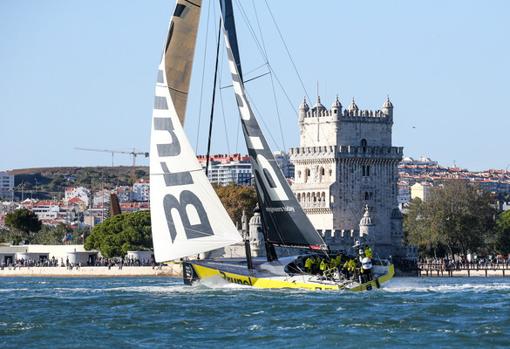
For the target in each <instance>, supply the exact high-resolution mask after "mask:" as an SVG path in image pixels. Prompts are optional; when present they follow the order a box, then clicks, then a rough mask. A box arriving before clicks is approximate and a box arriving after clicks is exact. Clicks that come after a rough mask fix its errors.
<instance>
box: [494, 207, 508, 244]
mask: <svg viewBox="0 0 510 349" xmlns="http://www.w3.org/2000/svg"><path fill="white" fill-rule="evenodd" d="M494 240H495V244H494V245H495V246H494V247H495V250H496V251H497V252H499V253H501V254H508V253H510V211H505V212H503V213H501V214H500V215H499V216H498V219H497V221H496V231H495V239H494Z"/></svg>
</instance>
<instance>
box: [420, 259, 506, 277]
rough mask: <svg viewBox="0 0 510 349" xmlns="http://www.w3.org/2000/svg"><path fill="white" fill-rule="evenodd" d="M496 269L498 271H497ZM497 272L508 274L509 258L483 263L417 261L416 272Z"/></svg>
mask: <svg viewBox="0 0 510 349" xmlns="http://www.w3.org/2000/svg"><path fill="white" fill-rule="evenodd" d="M498 271H499V272H500V273H498ZM489 272H491V275H494V274H497V275H501V276H507V275H508V276H510V260H507V261H503V262H483V263H460V262H431V263H418V273H419V275H420V276H434V275H435V276H450V277H451V276H458V275H466V276H472V275H471V274H474V275H476V276H489V275H488V274H489Z"/></svg>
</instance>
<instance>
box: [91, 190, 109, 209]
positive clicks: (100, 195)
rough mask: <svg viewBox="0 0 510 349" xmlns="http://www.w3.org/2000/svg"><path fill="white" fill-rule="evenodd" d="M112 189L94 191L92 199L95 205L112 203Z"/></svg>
mask: <svg viewBox="0 0 510 349" xmlns="http://www.w3.org/2000/svg"><path fill="white" fill-rule="evenodd" d="M110 193H111V192H110V190H108V189H103V190H100V191H98V192H95V193H94V198H93V200H92V206H93V207H103V206H108V205H109V204H110Z"/></svg>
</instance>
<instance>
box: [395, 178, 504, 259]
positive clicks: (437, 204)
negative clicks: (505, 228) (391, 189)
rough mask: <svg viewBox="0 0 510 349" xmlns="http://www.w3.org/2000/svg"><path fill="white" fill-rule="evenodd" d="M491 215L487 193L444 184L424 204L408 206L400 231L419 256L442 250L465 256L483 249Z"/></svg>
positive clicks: (461, 184)
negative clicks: (405, 231) (420, 252)
mask: <svg viewBox="0 0 510 349" xmlns="http://www.w3.org/2000/svg"><path fill="white" fill-rule="evenodd" d="M494 214H495V209H494V207H493V205H492V198H491V196H490V194H489V193H486V192H483V191H480V190H478V189H477V188H476V187H475V186H473V185H471V184H469V183H467V182H464V181H460V180H456V181H448V182H445V183H444V185H443V187H437V188H434V189H433V190H432V193H431V195H430V198H429V199H428V200H427V201H426V202H423V203H418V202H417V201H414V202H412V203H411V205H410V207H409V212H408V214H407V215H406V217H405V220H404V227H405V229H406V230H407V236H408V239H409V242H410V243H412V244H415V245H417V246H419V247H420V248H421V251H422V252H425V253H427V254H430V253H431V251H437V250H442V249H443V248H444V249H446V251H447V252H448V253H450V254H454V253H460V254H463V255H465V254H466V253H467V251H468V250H470V251H479V250H481V249H483V248H485V247H486V241H487V239H488V237H489V236H490V233H491V231H492V228H493V226H494Z"/></svg>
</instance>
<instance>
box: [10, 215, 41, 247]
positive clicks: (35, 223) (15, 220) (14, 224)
mask: <svg viewBox="0 0 510 349" xmlns="http://www.w3.org/2000/svg"><path fill="white" fill-rule="evenodd" d="M5 225H6V226H7V227H9V228H10V229H11V232H12V233H14V234H13V236H12V237H13V242H14V243H15V244H18V243H20V242H21V241H23V240H28V241H29V242H30V240H31V239H32V237H33V236H34V234H35V233H36V232H38V231H39V230H41V227H42V223H41V221H40V220H39V218H37V215H36V214H35V213H33V212H32V211H30V210H27V209H26V208H21V209H18V210H15V211H12V212H9V213H8V214H6V215H5Z"/></svg>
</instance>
